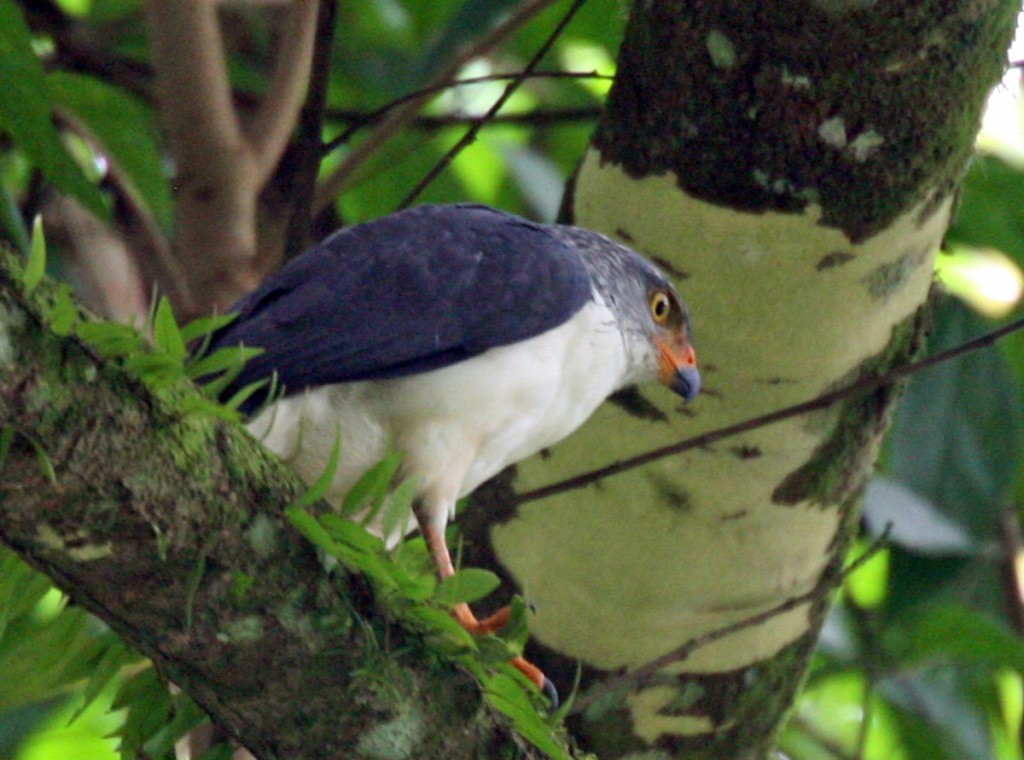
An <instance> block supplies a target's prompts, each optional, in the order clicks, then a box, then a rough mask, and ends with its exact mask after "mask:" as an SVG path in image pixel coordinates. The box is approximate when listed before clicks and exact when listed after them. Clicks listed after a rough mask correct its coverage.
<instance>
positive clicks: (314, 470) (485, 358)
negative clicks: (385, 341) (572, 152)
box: [249, 299, 629, 527]
mask: <svg viewBox="0 0 1024 760" xmlns="http://www.w3.org/2000/svg"><path fill="white" fill-rule="evenodd" d="M626 373H627V353H626V347H625V344H624V341H623V336H622V333H621V332H620V330H619V327H618V325H617V324H616V323H615V318H614V316H613V314H612V312H611V311H610V310H609V309H608V308H607V306H605V304H604V303H603V302H602V301H600V300H599V299H598V300H594V301H590V302H588V303H587V304H586V305H585V306H584V307H583V308H582V309H580V311H578V312H577V313H576V314H575V315H574V316H573V317H572V318H570V319H569V320H568V321H566V322H564V323H563V324H561V325H559V326H558V327H556V328H554V329H552V330H548V331H547V332H544V333H541V334H540V335H537V336H534V337H532V338H529V339H527V340H524V341H520V342H519V343H514V344H511V345H508V346H502V347H499V348H494V349H491V350H489V351H486V352H485V353H483V354H480V355H478V356H475V357H473V358H471V359H467V360H465V361H462V362H459V363H457V364H453V365H449V366H447V367H443V368H441V369H437V370H433V371H430V372H424V373H421V374H417V375H410V376H408V377H402V378H394V379H389V380H373V381H363V382H356V383H344V384H339V385H331V386H323V387H319V388H314V389H309V390H307V391H306V392H305V393H301V394H296V395H294V396H290V397H288V398H285V399H282V400H281V401H279V402H277V403H276V404H274V405H273V406H272V407H270V408H269V409H267V410H265V411H264V412H262V413H261V414H260V415H259V416H258V417H256V418H255V419H254V420H253V421H252V422H251V423H250V424H249V429H250V431H251V432H253V434H254V435H256V436H257V437H260V438H261V439H262V440H263V442H264V444H265V445H266V446H267V447H268V448H270V449H271V450H273V451H275V452H276V453H277V454H279V455H280V456H281V457H282V458H283V459H285V460H286V461H290V462H291V463H292V465H293V467H295V469H296V471H297V472H298V473H299V475H300V476H301V477H302V478H303V479H305V480H307V481H313V480H315V479H316V478H317V477H319V476H320V474H321V473H322V472H323V470H324V469H325V468H326V466H327V462H328V460H329V458H330V452H331V450H332V448H333V446H334V441H335V438H336V436H337V435H339V434H340V435H341V437H342V439H341V440H342V448H341V462H340V463H339V467H338V471H337V475H336V477H335V480H334V485H333V487H332V488H331V490H330V493H329V494H328V499H329V500H331V501H340V499H341V498H342V497H343V496H344V494H345V493H346V492H347V491H348V490H349V489H350V488H351V487H352V485H353V484H354V483H355V481H356V480H357V479H358V478H359V477H360V476H361V475H362V473H363V472H365V471H366V469H368V468H369V467H370V466H372V465H373V464H374V463H376V462H377V461H378V460H380V459H381V458H382V457H383V456H384V455H385V454H386V453H387V452H388V450H389V449H390V448H397V449H399V450H401V451H403V452H404V454H405V459H404V462H403V468H404V470H405V473H406V474H415V475H417V476H419V478H420V484H421V485H420V491H421V495H424V496H425V497H427V499H428V501H430V502H434V503H446V504H448V505H450V506H449V507H448V508H449V509H450V508H451V505H453V504H454V501H455V500H456V499H458V498H459V497H461V496H464V495H466V494H468V493H469V492H471V491H472V490H473V489H474V488H476V487H477V486H478V485H480V484H481V483H482V482H484V481H485V480H487V479H488V478H490V477H492V476H493V475H495V474H497V473H498V472H500V471H501V470H502V469H504V468H505V467H507V466H508V465H509V464H511V463H513V462H516V461H519V460H520V459H524V458H525V457H528V456H530V455H531V454H534V453H536V452H537V451H539V450H541V449H542V448H544V447H546V446H550V445H552V444H554V443H556V442H557V441H559V440H561V439H562V438H564V437H565V436H567V435H569V434H570V433H571V432H573V431H574V430H575V429H576V428H578V427H579V426H580V425H581V424H582V423H583V422H584V421H585V420H586V419H587V417H589V416H590V414H591V413H592V412H593V411H594V409H595V408H597V406H598V405H599V404H600V403H601V402H602V401H604V399H605V398H607V397H608V395H609V394H610V393H612V392H613V391H615V390H616V389H617V388H619V387H621V386H622V385H623V384H624V383H625V382H626V381H627V380H629V378H628V377H627V374H626ZM448 516H449V517H450V515H448ZM410 527H411V526H410Z"/></svg>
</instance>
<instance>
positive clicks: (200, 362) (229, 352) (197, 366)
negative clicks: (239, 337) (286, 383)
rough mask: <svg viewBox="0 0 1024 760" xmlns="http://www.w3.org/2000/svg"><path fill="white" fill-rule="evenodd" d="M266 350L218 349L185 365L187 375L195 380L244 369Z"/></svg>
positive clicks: (242, 347) (235, 347)
mask: <svg viewBox="0 0 1024 760" xmlns="http://www.w3.org/2000/svg"><path fill="white" fill-rule="evenodd" d="M263 351H264V349H262V348H252V347H249V346H233V347H231V348H218V349H217V350H216V351H214V352H213V353H212V354H210V355H209V356H204V357H202V358H199V359H196V360H194V361H190V362H188V363H187V364H186V365H185V374H186V375H188V376H189V377H190V378H192V379H193V380H195V379H197V378H201V377H206V376H207V375H213V374H216V373H218V372H225V371H227V370H229V369H231V368H232V367H235V366H239V367H242V366H244V365H245V363H246V362H247V361H249V360H250V359H252V358H253V357H256V356H259V355H260V354H262V353H263Z"/></svg>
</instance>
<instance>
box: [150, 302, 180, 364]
mask: <svg viewBox="0 0 1024 760" xmlns="http://www.w3.org/2000/svg"><path fill="white" fill-rule="evenodd" d="M153 342H154V343H156V345H157V347H158V348H160V349H162V350H163V351H166V352H167V353H168V354H170V355H171V356H173V357H174V358H175V359H179V360H181V359H184V358H185V354H186V351H185V339H184V338H183V337H182V335H181V329H180V328H179V327H178V322H177V321H176V320H175V319H174V310H173V309H171V302H170V301H168V300H167V298H166V297H165V296H161V297H160V301H159V303H158V304H157V307H156V316H155V318H154V319H153Z"/></svg>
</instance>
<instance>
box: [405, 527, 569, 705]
mask: <svg viewBox="0 0 1024 760" xmlns="http://www.w3.org/2000/svg"><path fill="white" fill-rule="evenodd" d="M417 518H419V514H417ZM419 523H420V533H422V534H423V539H424V540H425V541H426V542H427V550H428V551H429V552H430V558H431V559H432V560H433V561H434V569H435V570H436V571H437V577H438V580H442V581H443V580H444V579H445V578H448V577H450V576H452V575H455V567H454V566H453V565H452V557H451V554H449V552H448V542H447V541H445V538H444V533H443V532H441V531H436V530H434V529H433V528H432V527H431V526H430V525H429V524H427V521H426V520H422V519H420V520H419ZM452 615H453V616H454V617H455V619H456V620H457V621H459V624H460V625H461V626H462V627H463V628H465V629H466V630H467V631H469V632H470V633H473V634H476V635H478V636H480V635H484V634H487V633H494V632H495V631H499V630H501V629H502V628H503V627H504V626H505V624H506V623H508V619H509V610H508V607H502V608H501V609H500V610H498V611H497V612H495V613H494V614H493V615H491V616H490V617H488V618H484V619H483V620H477V617H476V615H474V614H473V610H471V609H470V607H469V605H468V604H466V603H465V602H460V603H459V604H456V605H455V606H454V607H452ZM509 662H510V664H511V665H512V667H514V668H515V669H516V670H518V671H519V672H520V673H522V674H523V675H524V676H526V677H527V678H528V679H529V680H530V681H531V682H532V683H533V684H534V685H535V686H536V687H537V688H538V689H540V690H541V691H542V692H544V693H545V694H547V695H548V698H549V699H550V700H551V702H552V705H553V706H555V707H557V706H558V692H557V690H556V689H555V686H554V684H552V683H551V681H550V680H548V678H547V676H545V675H544V673H543V671H541V669H540V668H538V667H537V666H536V665H534V664H533V663H532V662H529V661H528V660H526V659H525V658H523V657H513V658H512V659H511V660H510V661H509Z"/></svg>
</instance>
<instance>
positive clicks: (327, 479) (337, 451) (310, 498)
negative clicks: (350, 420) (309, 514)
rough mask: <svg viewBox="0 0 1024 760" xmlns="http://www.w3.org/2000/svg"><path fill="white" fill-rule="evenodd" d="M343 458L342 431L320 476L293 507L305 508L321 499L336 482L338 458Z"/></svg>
mask: <svg viewBox="0 0 1024 760" xmlns="http://www.w3.org/2000/svg"><path fill="white" fill-rule="evenodd" d="M340 458H341V433H340V432H338V433H336V434H335V436H334V446H333V447H332V448H331V456H330V458H329V459H328V460H327V466H326V467H324V471H323V472H322V473H320V477H319V478H317V479H316V482H315V483H314V484H313V485H311V486H310V487H309V489H308V490H307V491H306V492H305V493H304V494H302V495H301V496H299V498H298V499H296V500H295V501H294V502H293V503H292V506H293V507H299V508H305V507H308V506H310V505H311V504H315V503H316V502H318V501H320V499H322V498H323V497H324V496H325V495H326V493H327V490H328V489H329V488H330V487H331V483H333V482H334V474H335V473H336V472H337V471H338V460H339V459H340Z"/></svg>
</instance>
